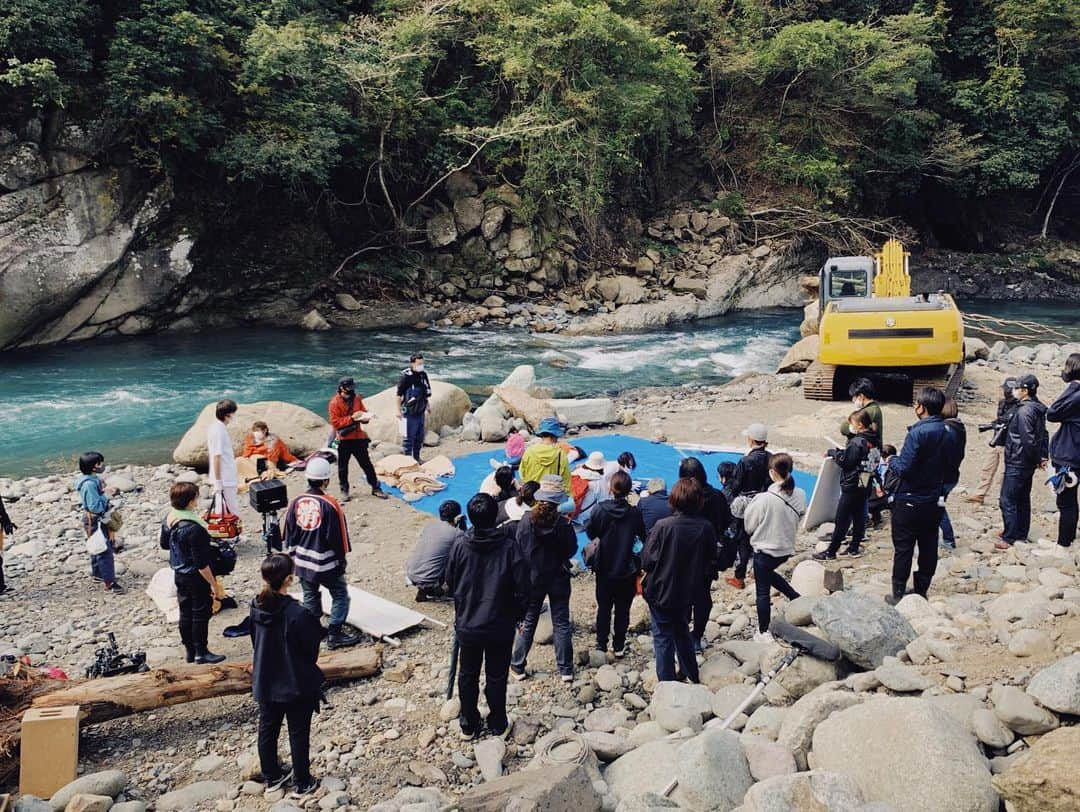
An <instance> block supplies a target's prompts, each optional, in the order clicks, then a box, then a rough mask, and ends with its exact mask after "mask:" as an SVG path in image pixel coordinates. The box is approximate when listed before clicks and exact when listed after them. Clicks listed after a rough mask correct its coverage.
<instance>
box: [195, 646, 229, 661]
mask: <svg viewBox="0 0 1080 812" xmlns="http://www.w3.org/2000/svg"><path fill="white" fill-rule="evenodd" d="M223 662H225V655H224V654H214V652H212V651H210V649H206V648H204V649H202V650H199V649H198V648H196V649H195V663H196V664H197V665H214V664H215V663H223Z"/></svg>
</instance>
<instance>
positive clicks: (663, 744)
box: [604, 730, 753, 812]
mask: <svg viewBox="0 0 1080 812" xmlns="http://www.w3.org/2000/svg"><path fill="white" fill-rule="evenodd" d="M604 779H605V780H606V781H607V783H608V787H610V789H611V793H612V795H614V796H615V798H616V800H620V801H621V800H622V799H624V798H632V797H634V796H636V795H644V794H645V793H649V792H655V793H660V792H663V790H664V789H665V788H666V787H667V785H668V784H669V783H670V781H671V780H672V779H675V780H676V781H677V782H678V785H677V786H676V788H675V791H674V792H672V793H671V799H672V800H673V801H675V802H676V803H678V804H679V806H680V807H682V808H684V809H693V810H698V811H699V812H706V810H709V812H713V811H715V812H727V810H730V809H734V808H735V807H737V806H738V805H739V804H740V803H741V802H742V798H743V796H744V795H745V794H746V791H747V790H748V789H749V788H750V786H751V784H752V783H753V778H752V777H751V776H750V767H749V765H748V764H747V761H746V755H745V753H744V752H743V748H742V744H741V742H740V741H739V736H738V734H737V733H735V732H733V731H731V730H706V731H705V732H703V733H701V734H699V735H697V736H695V737H694V738H692V739H689V740H686V741H683V742H681V743H680V742H678V741H671V740H665V739H661V740H659V741H653V742H649V743H648V744H645V745H643V746H641V747H639V748H637V749H636V750H633V751H631V752H630V753H627V754H626V755H625V756H623V757H622V758H619V759H616V760H615V761H614V762H612V763H611V764H610V765H609V766H608V768H607V770H606V771H605V772H604Z"/></svg>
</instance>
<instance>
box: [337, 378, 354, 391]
mask: <svg viewBox="0 0 1080 812" xmlns="http://www.w3.org/2000/svg"><path fill="white" fill-rule="evenodd" d="M337 386H338V389H355V388H356V381H354V380H353V379H352V378H342V379H341V380H340V381H338V382H337Z"/></svg>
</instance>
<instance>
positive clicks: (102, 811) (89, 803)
mask: <svg viewBox="0 0 1080 812" xmlns="http://www.w3.org/2000/svg"><path fill="white" fill-rule="evenodd" d="M112 805H113V799H112V798H110V797H109V796H108V795H87V794H86V793H84V792H80V793H79V794H78V795H76V796H75V797H74V798H72V799H71V800H70V801H68V805H67V806H66V807H64V812H109V809H111V808H112Z"/></svg>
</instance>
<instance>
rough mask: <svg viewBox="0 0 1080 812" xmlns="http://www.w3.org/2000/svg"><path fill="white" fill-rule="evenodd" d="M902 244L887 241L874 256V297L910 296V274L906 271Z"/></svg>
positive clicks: (893, 240) (906, 266)
mask: <svg viewBox="0 0 1080 812" xmlns="http://www.w3.org/2000/svg"><path fill="white" fill-rule="evenodd" d="M910 256H911V255H910V254H909V253H908V252H907V251H905V250H904V246H903V244H902V243H901V242H900V241H899V240H897V239H892V240H889V241H888V242H887V243H885V245H883V246H882V247H881V250H880V251H879V252H877V253H876V254H874V265H875V269H874V296H876V297H878V298H881V297H886V296H910V295H911V273H910V271H909V270H908V257H910Z"/></svg>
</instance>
